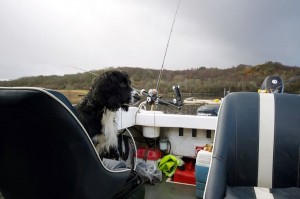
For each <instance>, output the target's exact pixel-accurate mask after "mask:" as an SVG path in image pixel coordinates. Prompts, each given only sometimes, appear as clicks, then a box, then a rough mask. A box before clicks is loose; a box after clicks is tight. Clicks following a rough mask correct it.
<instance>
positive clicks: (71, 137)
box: [0, 88, 131, 199]
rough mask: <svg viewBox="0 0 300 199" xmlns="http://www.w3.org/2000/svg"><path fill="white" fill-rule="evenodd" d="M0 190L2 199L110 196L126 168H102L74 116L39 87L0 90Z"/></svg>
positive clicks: (121, 182)
mask: <svg viewBox="0 0 300 199" xmlns="http://www.w3.org/2000/svg"><path fill="white" fill-rule="evenodd" d="M0 113H1V114H0V191H1V192H2V194H3V196H4V197H5V199H20V198H22V199H29V198H30V199H35V198H36V199H38V198H39V199H41V198H43V199H48V198H49V199H50V198H52V199H53V198H56V199H58V198H59V199H60V198H61V199H66V198H80V199H82V198H84V199H99V198H112V197H113V196H114V195H115V194H117V193H118V192H119V191H120V189H121V188H122V187H123V186H124V184H125V183H126V180H127V179H128V177H129V175H130V172H131V171H130V170H128V169H126V170H123V171H110V170H108V169H106V168H105V167H104V166H103V163H102V161H101V160H100V158H99V156H98V155H97V153H96V151H95V148H94V146H93V145H92V142H91V140H90V138H89V137H88V135H87V133H86V131H85V129H84V128H83V126H82V125H81V123H80V122H79V121H78V119H77V118H76V117H75V115H74V114H73V113H72V111H70V110H69V109H68V107H67V106H65V105H64V103H62V102H61V101H60V100H58V99H57V98H56V97H55V96H54V95H52V94H51V93H49V92H48V91H46V90H44V89H39V88H0Z"/></svg>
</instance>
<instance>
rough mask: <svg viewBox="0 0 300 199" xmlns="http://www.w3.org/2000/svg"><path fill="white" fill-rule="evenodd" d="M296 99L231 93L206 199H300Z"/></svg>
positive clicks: (222, 114) (299, 134)
mask: <svg viewBox="0 0 300 199" xmlns="http://www.w3.org/2000/svg"><path fill="white" fill-rule="evenodd" d="M299 152H300V96H298V95H293V94H267V93H242V92H241V93H231V94H229V95H227V96H226V97H225V99H224V101H223V103H222V105H221V108H220V112H219V118H218V123H217V129H216V134H215V142H214V150H213V156H212V162H211V165H210V169H209V174H208V178H207V183H206V188H205V192H204V198H205V199H219V198H269V196H271V197H274V198H300V189H299V186H300V173H299V171H300V153H299Z"/></svg>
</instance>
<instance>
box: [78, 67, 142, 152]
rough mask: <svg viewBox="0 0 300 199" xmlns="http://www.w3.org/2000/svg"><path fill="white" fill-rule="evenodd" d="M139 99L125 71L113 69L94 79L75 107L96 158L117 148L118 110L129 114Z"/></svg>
mask: <svg viewBox="0 0 300 199" xmlns="http://www.w3.org/2000/svg"><path fill="white" fill-rule="evenodd" d="M138 100H140V96H139V95H138V93H137V92H136V91H135V90H134V89H133V88H132V87H131V81H130V79H129V76H128V75H127V73H125V72H121V71H118V70H112V71H107V72H104V73H103V74H102V75H99V76H97V77H96V78H95V79H94V82H93V84H92V86H91V88H90V90H89V92H88V93H87V95H86V96H85V97H84V98H83V99H82V101H81V102H80V103H79V104H78V105H77V106H76V110H77V113H78V117H79V120H80V121H81V122H82V124H83V126H84V127H85V129H86V130H87V132H88V134H89V136H90V138H91V139H92V140H93V142H94V144H95V147H96V149H97V151H98V152H99V155H102V154H103V153H106V152H109V150H110V148H116V146H117V143H118V139H117V134H118V130H117V124H116V120H115V119H116V112H117V111H118V109H120V108H121V109H123V110H124V111H128V106H129V104H133V103H136V102H138Z"/></svg>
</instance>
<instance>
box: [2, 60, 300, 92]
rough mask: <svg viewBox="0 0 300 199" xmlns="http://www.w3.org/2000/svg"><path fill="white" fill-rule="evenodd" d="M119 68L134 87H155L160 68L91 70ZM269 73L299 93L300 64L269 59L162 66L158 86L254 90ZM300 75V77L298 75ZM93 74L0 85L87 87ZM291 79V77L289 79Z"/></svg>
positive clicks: (163, 89) (169, 89) (191, 89)
mask: <svg viewBox="0 0 300 199" xmlns="http://www.w3.org/2000/svg"><path fill="white" fill-rule="evenodd" d="M111 69H118V70H123V71H125V72H127V73H128V74H129V76H130V79H131V82H132V86H133V87H135V88H137V89H142V88H144V89H146V90H148V89H150V88H156V85H157V79H158V75H159V72H160V71H159V70H157V69H145V68H137V67H116V68H106V69H101V70H93V71H90V72H92V73H96V74H101V73H103V72H104V71H106V70H111ZM269 75H278V76H280V77H281V78H282V79H283V81H284V82H285V92H288V93H300V68H299V67H297V66H286V65H283V64H281V63H279V62H271V61H268V62H266V63H264V64H260V65H255V66H251V65H242V64H241V65H238V66H233V67H231V68H226V69H219V68H206V67H204V66H203V67H198V68H191V69H184V70H166V69H165V70H163V71H162V78H161V81H160V86H159V93H160V94H170V93H173V90H172V86H173V85H179V86H180V89H181V92H182V93H183V94H184V95H185V96H197V95H199V94H200V95H201V94H202V95H203V94H207V95H211V96H220V97H222V96H223V93H224V89H226V90H230V91H231V92H236V91H250V92H257V90H258V89H259V88H260V87H261V84H262V82H263V80H264V79H265V78H266V77H267V76H269ZM298 77H299V79H298ZM93 78H95V76H94V75H93V74H91V73H89V72H84V73H77V74H68V75H63V76H57V75H51V76H42V75H41V76H34V77H22V78H19V79H15V80H10V81H0V86H29V87H31V86H34V87H44V88H51V89H57V90H87V89H89V87H90V86H91V83H92V80H93ZM291 79H293V81H290V80H291Z"/></svg>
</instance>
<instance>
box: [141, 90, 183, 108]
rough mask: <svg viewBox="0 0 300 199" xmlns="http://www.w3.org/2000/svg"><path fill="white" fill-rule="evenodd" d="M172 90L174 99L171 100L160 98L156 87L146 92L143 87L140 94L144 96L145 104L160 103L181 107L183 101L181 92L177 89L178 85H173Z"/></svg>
mask: <svg viewBox="0 0 300 199" xmlns="http://www.w3.org/2000/svg"><path fill="white" fill-rule="evenodd" d="M173 90H174V92H175V99H173V101H165V100H163V99H162V97H161V96H158V92H157V90H156V89H149V91H148V92H147V91H146V90H145V89H142V90H141V92H140V94H141V95H143V96H146V101H147V104H149V105H154V104H162V105H171V106H173V107H176V108H178V110H180V109H181V106H182V105H183V102H182V100H181V93H180V90H179V86H173Z"/></svg>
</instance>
